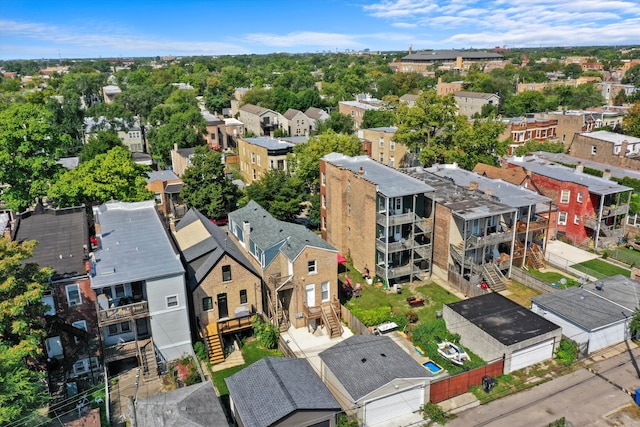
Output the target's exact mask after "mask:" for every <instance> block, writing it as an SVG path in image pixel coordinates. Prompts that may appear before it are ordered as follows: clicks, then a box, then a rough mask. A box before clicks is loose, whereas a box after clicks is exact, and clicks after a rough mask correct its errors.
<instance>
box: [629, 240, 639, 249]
mask: <svg viewBox="0 0 640 427" xmlns="http://www.w3.org/2000/svg"><path fill="white" fill-rule="evenodd" d="M626 246H627V247H628V248H629V249H631V250H632V251H634V250H635V251H640V240H629V241H628V242H627V244H626Z"/></svg>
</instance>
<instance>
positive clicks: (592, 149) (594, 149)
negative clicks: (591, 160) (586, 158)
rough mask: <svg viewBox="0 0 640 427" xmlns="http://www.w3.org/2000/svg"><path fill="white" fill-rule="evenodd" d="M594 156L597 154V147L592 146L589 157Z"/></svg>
mask: <svg viewBox="0 0 640 427" xmlns="http://www.w3.org/2000/svg"><path fill="white" fill-rule="evenodd" d="M596 154H598V146H597V145H592V146H591V155H592V156H595V155H596Z"/></svg>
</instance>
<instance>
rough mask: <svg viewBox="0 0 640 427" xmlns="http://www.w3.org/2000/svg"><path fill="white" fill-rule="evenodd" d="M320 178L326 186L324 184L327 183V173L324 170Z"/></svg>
mask: <svg viewBox="0 0 640 427" xmlns="http://www.w3.org/2000/svg"><path fill="white" fill-rule="evenodd" d="M320 179H321V181H320V182H321V183H322V185H323V186H324V185H325V184H326V183H327V175H326V174H325V173H324V172H322V173H321V174H320Z"/></svg>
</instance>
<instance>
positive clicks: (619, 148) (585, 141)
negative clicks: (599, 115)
mask: <svg viewBox="0 0 640 427" xmlns="http://www.w3.org/2000/svg"><path fill="white" fill-rule="evenodd" d="M568 154H571V155H572V156H574V157H579V158H581V159H588V160H596V161H598V162H601V163H608V164H610V165H613V166H619V167H624V168H630V169H640V138H636V137H633V136H628V135H621V134H618V133H614V132H608V131H603V130H602V131H596V132H591V133H580V134H576V135H575V136H574V137H573V140H572V141H571V145H569V150H568Z"/></svg>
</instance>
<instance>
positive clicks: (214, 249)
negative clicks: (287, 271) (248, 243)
mask: <svg viewBox="0 0 640 427" xmlns="http://www.w3.org/2000/svg"><path fill="white" fill-rule="evenodd" d="M197 221H199V222H201V223H202V225H203V226H204V228H205V229H206V231H207V232H208V234H209V235H208V237H207V238H206V239H204V240H203V241H201V242H200V243H198V244H196V245H194V246H191V247H189V248H186V249H184V250H182V256H183V257H184V259H185V261H186V263H187V275H188V277H189V287H190V288H191V289H192V290H193V289H195V288H196V287H197V286H198V285H199V284H200V282H202V280H203V279H204V278H205V277H206V276H207V274H208V273H209V272H210V271H211V269H212V268H213V267H215V265H216V264H217V263H218V261H219V260H220V259H221V258H222V257H223V256H224V255H225V254H227V255H229V256H230V257H231V258H233V259H234V260H236V261H237V262H238V263H239V264H241V265H243V266H244V267H245V268H246V269H247V270H248V271H250V272H251V273H253V274H254V275H255V276H256V277H258V278H259V277H260V275H259V274H258V272H257V271H256V270H255V268H253V266H252V265H251V263H250V262H249V260H248V259H247V258H246V257H245V256H244V254H243V253H242V251H241V250H240V249H239V248H238V247H237V246H236V245H235V244H234V243H233V241H232V240H231V239H229V237H228V236H227V234H226V233H225V232H224V231H223V230H222V229H221V228H220V227H218V226H217V225H215V224H214V223H212V222H211V221H210V220H209V219H208V218H207V217H206V216H204V215H202V213H200V212H199V211H198V210H197V209H194V208H191V209H189V211H188V212H187V214H186V215H185V216H184V217H183V218H182V219H181V220H180V222H179V223H178V224H177V225H176V234H178V235H179V234H180V231H181V230H182V229H184V228H185V227H186V226H188V225H190V224H192V223H194V222H197Z"/></svg>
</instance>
